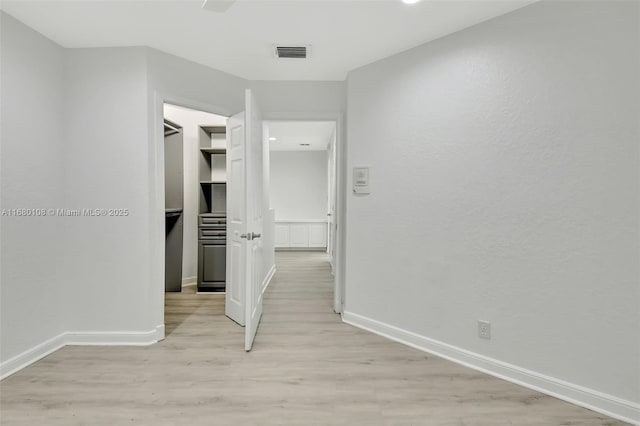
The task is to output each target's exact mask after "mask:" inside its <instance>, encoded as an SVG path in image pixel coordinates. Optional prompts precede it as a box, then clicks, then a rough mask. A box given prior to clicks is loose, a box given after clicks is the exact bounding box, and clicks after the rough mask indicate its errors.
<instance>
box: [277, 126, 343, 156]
mask: <svg viewBox="0 0 640 426" xmlns="http://www.w3.org/2000/svg"><path fill="white" fill-rule="evenodd" d="M267 127H268V131H269V137H275V138H276V140H275V141H269V149H270V150H271V151H324V150H326V149H327V147H328V145H329V142H330V140H331V136H332V135H333V130H334V129H335V123H334V122H332V121H271V122H268V123H267ZM301 143H303V144H307V143H308V144H309V146H300V144H301Z"/></svg>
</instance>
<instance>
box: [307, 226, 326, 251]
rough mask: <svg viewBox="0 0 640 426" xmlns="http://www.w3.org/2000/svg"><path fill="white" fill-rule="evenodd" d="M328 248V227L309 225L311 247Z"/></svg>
mask: <svg viewBox="0 0 640 426" xmlns="http://www.w3.org/2000/svg"><path fill="white" fill-rule="evenodd" d="M326 246H327V225H326V224H324V223H311V224H309V247H326Z"/></svg>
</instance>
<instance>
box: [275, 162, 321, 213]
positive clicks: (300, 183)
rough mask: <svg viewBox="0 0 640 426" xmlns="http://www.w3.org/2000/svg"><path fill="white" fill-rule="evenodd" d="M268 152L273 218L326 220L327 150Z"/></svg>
mask: <svg viewBox="0 0 640 426" xmlns="http://www.w3.org/2000/svg"><path fill="white" fill-rule="evenodd" d="M270 155H271V162H270V169H271V191H270V192H271V194H270V197H271V207H272V208H273V209H274V210H275V219H276V221H282V220H284V221H286V220H318V219H321V220H326V218H327V211H328V210H327V208H328V207H327V176H328V172H327V152H326V151H271V153H270Z"/></svg>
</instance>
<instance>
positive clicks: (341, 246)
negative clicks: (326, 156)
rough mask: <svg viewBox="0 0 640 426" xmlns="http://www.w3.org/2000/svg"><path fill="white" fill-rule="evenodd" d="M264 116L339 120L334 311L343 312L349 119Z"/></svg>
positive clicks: (283, 116) (281, 117) (282, 116)
mask: <svg viewBox="0 0 640 426" xmlns="http://www.w3.org/2000/svg"><path fill="white" fill-rule="evenodd" d="M262 119H263V120H264V121H265V122H267V123H269V122H273V121H333V122H335V123H336V146H335V149H336V216H335V218H334V220H335V221H336V225H337V230H336V240H335V253H336V256H335V263H336V264H335V275H334V284H333V311H334V312H335V313H337V314H342V313H343V311H344V306H345V286H344V277H345V276H346V274H345V271H346V261H345V255H346V244H345V235H346V228H345V224H346V211H345V207H346V186H345V185H346V182H347V175H346V164H347V159H346V156H347V155H346V152H347V151H346V144H345V135H346V127H345V124H346V120H345V117H344V114H341V113H302V114H301V113H299V112H298V113H296V112H291V113H287V112H278V113H270V114H267V113H265V114H264V116H263V117H262Z"/></svg>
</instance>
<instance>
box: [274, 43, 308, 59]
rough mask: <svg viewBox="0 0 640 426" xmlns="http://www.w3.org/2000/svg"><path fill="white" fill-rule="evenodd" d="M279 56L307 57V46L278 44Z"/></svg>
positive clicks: (277, 54)
mask: <svg viewBox="0 0 640 426" xmlns="http://www.w3.org/2000/svg"><path fill="white" fill-rule="evenodd" d="M276 56H277V57H278V58H293V59H306V57H307V46H276Z"/></svg>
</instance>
